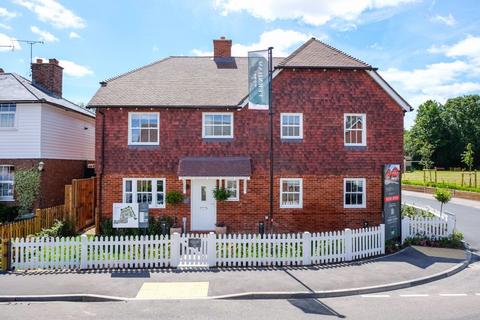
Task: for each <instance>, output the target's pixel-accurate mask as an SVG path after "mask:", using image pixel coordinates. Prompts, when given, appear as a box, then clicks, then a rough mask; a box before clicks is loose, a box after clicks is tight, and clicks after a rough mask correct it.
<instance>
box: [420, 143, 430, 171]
mask: <svg viewBox="0 0 480 320" xmlns="http://www.w3.org/2000/svg"><path fill="white" fill-rule="evenodd" d="M433 151H434V148H433V146H432V145H431V144H430V143H428V142H427V143H426V144H425V145H423V146H422V147H421V148H420V151H419V153H420V156H421V158H420V165H421V166H422V167H423V169H426V170H427V169H431V168H432V166H433V161H432V155H433Z"/></svg>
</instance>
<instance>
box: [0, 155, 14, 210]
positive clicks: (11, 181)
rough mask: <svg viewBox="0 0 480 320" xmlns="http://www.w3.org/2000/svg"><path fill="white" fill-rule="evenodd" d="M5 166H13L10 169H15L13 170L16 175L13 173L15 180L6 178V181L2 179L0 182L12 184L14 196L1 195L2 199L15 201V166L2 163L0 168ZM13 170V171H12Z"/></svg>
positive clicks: (0, 199) (0, 198)
mask: <svg viewBox="0 0 480 320" xmlns="http://www.w3.org/2000/svg"><path fill="white" fill-rule="evenodd" d="M4 167H9V168H11V169H10V170H12V169H13V172H14V175H13V180H5V181H3V180H2V181H0V183H2V184H11V185H12V196H11V197H2V196H1V195H0V201H5V202H7V201H15V166H13V165H10V164H2V165H0V168H2V169H3V168H4ZM10 172H11V171H10Z"/></svg>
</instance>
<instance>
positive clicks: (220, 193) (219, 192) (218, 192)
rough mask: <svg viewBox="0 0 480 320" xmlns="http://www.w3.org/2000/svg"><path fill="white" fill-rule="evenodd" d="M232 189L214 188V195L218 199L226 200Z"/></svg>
mask: <svg viewBox="0 0 480 320" xmlns="http://www.w3.org/2000/svg"><path fill="white" fill-rule="evenodd" d="M230 195H231V194H230V191H229V190H227V189H225V188H215V189H214V190H213V196H214V197H215V199H216V200H217V201H225V200H227V199H228V198H229V197H230Z"/></svg>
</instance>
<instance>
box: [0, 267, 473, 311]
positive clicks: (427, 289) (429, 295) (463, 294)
mask: <svg viewBox="0 0 480 320" xmlns="http://www.w3.org/2000/svg"><path fill="white" fill-rule="evenodd" d="M0 315H1V319H2V320H10V319H12V320H13V319H15V320H17V319H35V320H52V319H82V320H85V319H116V320H124V319H125V320H130V319H139V320H141V319H196V320H203V319H229V320H245V319H261V320H264V319H295V320H303V319H337V318H346V319H354V320H356V319H358V320H377V319H378V320H384V319H389V320H425V319H435V320H447V319H448V320H451V319H463V320H467V319H471V320H478V319H480V262H477V263H474V264H471V265H470V266H469V267H468V268H467V269H466V270H465V271H463V272H460V273H458V274H456V275H454V276H452V277H450V278H447V279H443V280H440V281H436V282H432V283H430V284H427V285H423V286H419V287H414V288H409V289H403V290H397V291H391V292H386V293H383V294H375V295H364V296H352V297H343V298H329V299H292V300H248V301H245V300H241V301H238V300H170V301H128V302H100V303H79V302H76V303H4V304H1V303H0Z"/></svg>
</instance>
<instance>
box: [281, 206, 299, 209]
mask: <svg viewBox="0 0 480 320" xmlns="http://www.w3.org/2000/svg"><path fill="white" fill-rule="evenodd" d="M280 209H303V206H300V207H299V206H280Z"/></svg>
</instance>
